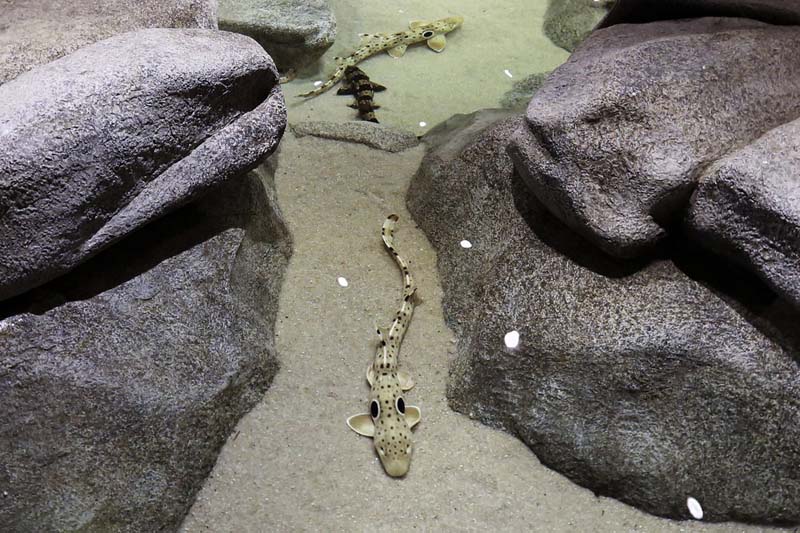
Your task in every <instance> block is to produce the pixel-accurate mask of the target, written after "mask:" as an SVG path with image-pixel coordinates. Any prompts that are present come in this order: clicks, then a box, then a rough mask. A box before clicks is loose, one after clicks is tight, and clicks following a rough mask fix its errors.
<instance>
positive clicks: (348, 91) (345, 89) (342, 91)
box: [336, 85, 356, 94]
mask: <svg viewBox="0 0 800 533" xmlns="http://www.w3.org/2000/svg"><path fill="white" fill-rule="evenodd" d="M355 92H356V91H355V89H353V87H351V86H350V85H344V86H342V87H339V90H338V91H336V94H355Z"/></svg>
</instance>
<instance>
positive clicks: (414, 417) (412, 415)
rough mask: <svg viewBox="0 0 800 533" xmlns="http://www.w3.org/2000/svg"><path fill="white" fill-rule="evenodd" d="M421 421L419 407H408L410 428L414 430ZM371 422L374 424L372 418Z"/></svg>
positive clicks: (407, 420)
mask: <svg viewBox="0 0 800 533" xmlns="http://www.w3.org/2000/svg"><path fill="white" fill-rule="evenodd" d="M420 419H422V413H420V411H419V407H417V406H416V405H406V424H408V427H409V428H413V427H414V426H416V425H417V424H419V421H420ZM370 422H372V419H371V418H370ZM348 423H349V421H348ZM350 427H353V426H350Z"/></svg>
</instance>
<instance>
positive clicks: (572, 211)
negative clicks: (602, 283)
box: [512, 18, 800, 257]
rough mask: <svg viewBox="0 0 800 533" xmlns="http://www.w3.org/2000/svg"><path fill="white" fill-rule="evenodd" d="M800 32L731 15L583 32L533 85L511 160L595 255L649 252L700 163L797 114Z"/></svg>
mask: <svg viewBox="0 0 800 533" xmlns="http://www.w3.org/2000/svg"><path fill="white" fill-rule="evenodd" d="M799 48H800V28H798V27H789V26H770V25H766V24H764V23H761V22H756V21H751V20H745V19H733V18H727V19H724V18H704V19H690V20H681V21H667V22H654V23H650V24H631V25H618V26H612V27H610V28H606V29H603V30H598V31H596V32H594V33H593V34H592V35H591V36H590V37H589V38H588V39H587V40H586V41H585V42H584V43H583V45H581V46H580V47H579V48H578V50H576V51H575V53H574V54H573V55H572V56H571V57H570V59H569V61H567V63H565V64H564V65H562V66H561V67H559V68H558V69H556V70H555V71H554V72H553V73H552V74H551V75H550V76H549V77H548V79H547V81H546V82H545V84H544V85H543V86H542V87H541V89H539V91H537V93H536V95H535V96H534V98H533V99H532V100H531V103H530V105H529V106H528V110H527V123H526V124H525V125H524V126H523V127H520V129H519V130H518V131H517V132H516V133H515V141H514V145H513V147H512V149H513V157H514V159H515V162H516V164H517V167H518V169H519V171H520V172H521V174H522V176H523V178H524V179H525V181H526V183H527V184H528V186H529V187H530V188H531V190H533V191H534V193H535V194H536V196H537V197H538V198H539V200H540V201H541V202H542V203H544V204H545V205H546V206H547V207H548V208H549V209H551V210H552V211H553V213H555V214H556V216H558V217H559V218H560V219H561V220H562V221H564V222H565V223H567V224H568V225H569V226H570V227H572V228H573V229H575V230H576V231H578V232H579V233H581V234H582V235H584V236H585V237H586V238H587V239H589V240H590V241H591V242H593V243H594V244H596V245H597V246H599V247H600V248H602V249H603V250H605V251H606V252H607V253H609V254H612V255H615V256H620V257H631V256H636V255H639V254H642V253H644V252H646V251H648V250H649V249H650V248H652V247H653V246H654V245H655V244H656V243H657V242H658V241H660V240H661V239H662V238H663V237H664V236H665V235H666V233H667V232H666V230H665V229H664V227H665V226H667V225H669V224H670V223H672V222H674V219H676V218H678V216H679V214H680V212H681V210H682V209H685V207H686V205H687V203H688V199H689V195H690V194H691V192H692V190H693V188H694V186H695V182H696V180H697V178H698V177H699V174H700V173H701V172H702V170H703V168H704V167H705V166H706V165H708V164H709V163H711V162H713V161H714V160H716V159H717V158H719V157H721V156H722V155H724V154H725V153H727V152H729V151H731V150H733V149H735V148H738V147H739V146H741V145H743V144H746V143H748V142H750V141H752V140H753V139H756V138H757V137H759V136H760V135H761V134H763V133H764V132H766V131H767V130H769V129H771V128H773V127H775V126H778V125H780V124H783V123H785V122H787V121H790V120H793V119H795V118H796V117H798V116H800V54H797V53H796V50H798V49H799Z"/></svg>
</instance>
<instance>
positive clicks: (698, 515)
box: [686, 496, 703, 520]
mask: <svg viewBox="0 0 800 533" xmlns="http://www.w3.org/2000/svg"><path fill="white" fill-rule="evenodd" d="M686 507H688V508H689V512H690V513H691V514H692V516H693V517H694V518H695V519H696V520H702V519H703V508H702V507H701V506H700V502H698V501H697V500H695V499H694V498H692V497H691V496H689V497H688V498H686Z"/></svg>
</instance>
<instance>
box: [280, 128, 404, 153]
mask: <svg viewBox="0 0 800 533" xmlns="http://www.w3.org/2000/svg"><path fill="white" fill-rule="evenodd" d="M291 128H292V131H293V132H294V133H295V135H297V136H298V137H303V136H305V135H313V136H314V137H322V138H325V139H333V140H336V141H344V142H353V143H360V144H366V145H367V146H371V147H372V148H377V149H378V150H385V151H387V152H402V151H403V150H407V149H409V148H413V147H415V146H417V145H418V144H419V139H418V138H417V136H416V135H414V134H413V133H412V132H410V131H405V130H399V129H396V128H392V127H389V126H384V125H382V124H376V123H374V122H367V121H363V120H359V121H350V122H325V121H309V122H298V123H297V124H292V125H291Z"/></svg>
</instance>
